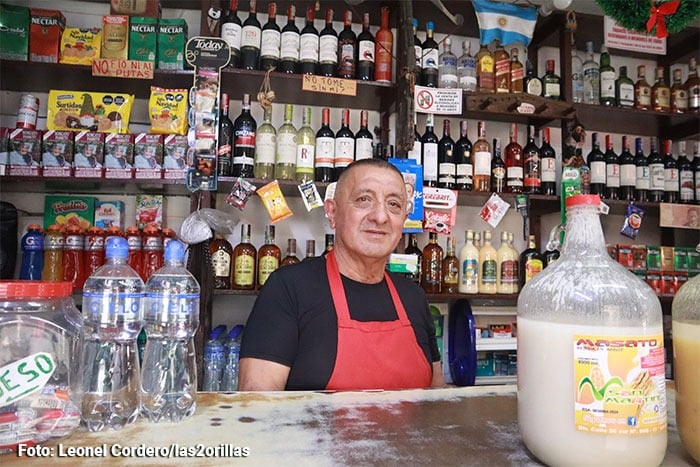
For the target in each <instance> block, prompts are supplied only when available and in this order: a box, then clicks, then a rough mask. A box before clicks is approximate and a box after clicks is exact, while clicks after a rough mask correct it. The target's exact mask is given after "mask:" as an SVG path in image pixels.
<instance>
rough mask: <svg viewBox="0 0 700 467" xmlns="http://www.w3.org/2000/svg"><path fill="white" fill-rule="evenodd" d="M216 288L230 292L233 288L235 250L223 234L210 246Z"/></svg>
mask: <svg viewBox="0 0 700 467" xmlns="http://www.w3.org/2000/svg"><path fill="white" fill-rule="evenodd" d="M209 256H211V265H212V269H213V271H212V274H213V276H214V288H215V289H221V290H229V289H230V288H231V265H232V264H233V261H232V260H233V248H232V247H231V244H230V243H229V242H228V240H226V239H225V238H224V237H223V236H222V235H221V234H218V233H217V234H216V238H215V239H214V241H213V242H211V243H210V244H209Z"/></svg>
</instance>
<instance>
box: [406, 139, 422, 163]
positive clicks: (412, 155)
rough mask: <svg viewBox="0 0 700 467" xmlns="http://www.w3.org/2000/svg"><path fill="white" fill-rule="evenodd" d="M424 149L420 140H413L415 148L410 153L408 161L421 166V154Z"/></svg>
mask: <svg viewBox="0 0 700 467" xmlns="http://www.w3.org/2000/svg"><path fill="white" fill-rule="evenodd" d="M422 149H423V146H422V145H421V142H420V140H419V139H418V138H416V139H414V140H413V148H412V149H411V150H410V151H408V159H411V160H413V161H414V162H415V163H416V164H418V165H420V153H421V150H422Z"/></svg>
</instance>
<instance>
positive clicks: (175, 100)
mask: <svg viewBox="0 0 700 467" xmlns="http://www.w3.org/2000/svg"><path fill="white" fill-rule="evenodd" d="M148 117H149V119H150V121H151V128H150V130H148V132H149V133H157V134H168V135H170V134H172V135H185V134H187V89H163V88H159V87H156V86H151V97H150V99H149V100H148Z"/></svg>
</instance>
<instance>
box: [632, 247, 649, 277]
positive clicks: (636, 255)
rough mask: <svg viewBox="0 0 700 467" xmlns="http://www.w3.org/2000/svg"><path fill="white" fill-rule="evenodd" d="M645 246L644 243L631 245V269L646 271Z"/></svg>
mask: <svg viewBox="0 0 700 467" xmlns="http://www.w3.org/2000/svg"><path fill="white" fill-rule="evenodd" d="M646 269H647V247H646V245H632V270H633V271H646Z"/></svg>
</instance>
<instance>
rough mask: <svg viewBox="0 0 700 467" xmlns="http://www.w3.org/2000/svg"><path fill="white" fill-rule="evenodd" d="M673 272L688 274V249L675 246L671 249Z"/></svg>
mask: <svg viewBox="0 0 700 467" xmlns="http://www.w3.org/2000/svg"><path fill="white" fill-rule="evenodd" d="M673 270H674V271H676V272H682V273H686V274H687V273H688V248H685V247H680V246H677V247H675V248H674V249H673Z"/></svg>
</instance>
